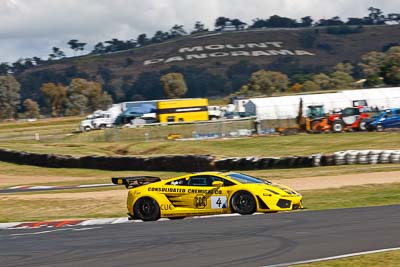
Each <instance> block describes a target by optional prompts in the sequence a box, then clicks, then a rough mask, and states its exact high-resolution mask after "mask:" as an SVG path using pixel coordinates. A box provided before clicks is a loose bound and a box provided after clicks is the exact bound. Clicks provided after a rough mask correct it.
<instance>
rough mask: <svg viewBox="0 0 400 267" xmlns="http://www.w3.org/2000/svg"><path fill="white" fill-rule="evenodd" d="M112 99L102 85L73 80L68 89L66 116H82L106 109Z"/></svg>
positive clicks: (78, 79)
mask: <svg viewBox="0 0 400 267" xmlns="http://www.w3.org/2000/svg"><path fill="white" fill-rule="evenodd" d="M110 104H112V98H111V97H110V95H109V94H107V93H106V92H104V91H103V88H102V86H101V84H100V83H98V82H92V81H87V80H85V79H81V78H76V79H72V80H71V83H70V84H69V85H68V87H67V98H66V111H65V112H66V114H67V115H82V114H85V113H87V112H93V111H95V110H98V109H106V108H107V107H108V106H109V105H110Z"/></svg>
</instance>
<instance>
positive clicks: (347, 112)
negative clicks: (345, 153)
mask: <svg viewBox="0 0 400 267" xmlns="http://www.w3.org/2000/svg"><path fill="white" fill-rule="evenodd" d="M368 117H369V115H368V114H366V113H362V112H360V109H359V108H357V107H348V108H345V109H343V110H341V111H340V112H338V113H334V114H329V115H327V114H326V112H325V110H324V106H323V105H310V106H308V107H307V114H306V116H305V117H304V116H302V101H301V102H300V108H299V116H298V123H299V125H300V128H302V129H303V130H306V131H307V132H309V133H321V132H331V131H332V132H334V133H339V132H342V131H343V130H351V131H353V130H359V131H365V130H366V119H367V118H368Z"/></svg>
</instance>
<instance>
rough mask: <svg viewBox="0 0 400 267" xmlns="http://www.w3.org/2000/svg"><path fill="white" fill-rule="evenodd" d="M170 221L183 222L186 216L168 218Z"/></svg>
mask: <svg viewBox="0 0 400 267" xmlns="http://www.w3.org/2000/svg"><path fill="white" fill-rule="evenodd" d="M168 219H170V220H182V219H185V216H178V217H168Z"/></svg>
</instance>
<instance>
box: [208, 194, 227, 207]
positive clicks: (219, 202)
mask: <svg viewBox="0 0 400 267" xmlns="http://www.w3.org/2000/svg"><path fill="white" fill-rule="evenodd" d="M227 207H228V206H227V204H226V196H215V197H211V208H212V209H226V208H227Z"/></svg>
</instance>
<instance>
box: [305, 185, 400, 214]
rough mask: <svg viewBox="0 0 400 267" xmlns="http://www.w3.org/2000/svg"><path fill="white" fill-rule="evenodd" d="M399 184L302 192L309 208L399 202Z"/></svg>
mask: <svg viewBox="0 0 400 267" xmlns="http://www.w3.org/2000/svg"><path fill="white" fill-rule="evenodd" d="M399 192H400V184H397V183H396V184H382V185H363V186H348V187H342V188H338V189H324V190H312V191H305V192H302V195H303V200H304V205H305V207H306V208H308V209H311V210H325V209H336V208H354V207H365V206H381V205H392V204H400V194H399Z"/></svg>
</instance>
